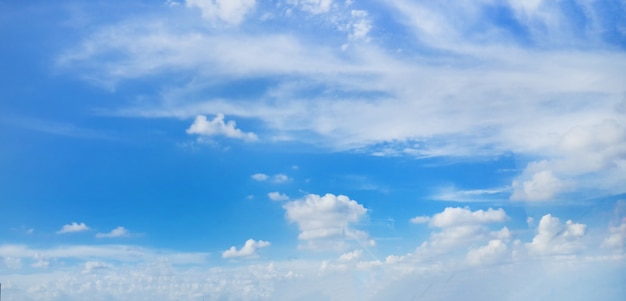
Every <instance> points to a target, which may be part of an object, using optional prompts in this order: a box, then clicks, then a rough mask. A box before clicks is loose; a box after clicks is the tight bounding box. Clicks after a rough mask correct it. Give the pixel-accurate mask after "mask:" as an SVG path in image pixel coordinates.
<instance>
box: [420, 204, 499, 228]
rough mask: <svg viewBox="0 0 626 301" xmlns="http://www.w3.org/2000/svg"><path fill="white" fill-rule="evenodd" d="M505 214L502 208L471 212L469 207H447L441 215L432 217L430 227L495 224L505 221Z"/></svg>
mask: <svg viewBox="0 0 626 301" xmlns="http://www.w3.org/2000/svg"><path fill="white" fill-rule="evenodd" d="M507 218H508V217H507V215H506V212H504V210H503V209H502V208H498V209H497V210H494V209H492V208H489V209H487V211H484V210H476V211H471V210H470V209H469V207H465V208H460V207H447V208H446V209H444V210H443V212H441V213H437V214H435V215H433V217H432V218H431V219H430V225H431V226H434V227H439V228H448V227H454V226H462V225H477V224H485V223H496V222H503V221H505V220H507Z"/></svg>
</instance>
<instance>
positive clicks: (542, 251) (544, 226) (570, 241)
mask: <svg viewBox="0 0 626 301" xmlns="http://www.w3.org/2000/svg"><path fill="white" fill-rule="evenodd" d="M586 229H587V225H585V224H579V223H574V222H573V221H571V220H568V221H567V222H565V224H563V223H561V221H560V220H559V218H557V217H553V216H552V215H551V214H546V215H544V216H543V217H542V218H541V220H540V221H539V226H538V227H537V235H535V237H534V238H533V241H532V242H531V243H529V244H527V245H526V246H527V248H528V249H529V250H530V252H531V253H533V254H536V255H555V254H558V255H564V254H571V253H574V252H576V251H579V250H580V249H581V248H582V247H583V244H582V241H581V239H582V238H583V237H584V236H585V230H586Z"/></svg>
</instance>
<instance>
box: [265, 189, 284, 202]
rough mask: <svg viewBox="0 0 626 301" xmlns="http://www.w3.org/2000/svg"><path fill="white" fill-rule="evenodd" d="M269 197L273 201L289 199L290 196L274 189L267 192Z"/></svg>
mask: <svg viewBox="0 0 626 301" xmlns="http://www.w3.org/2000/svg"><path fill="white" fill-rule="evenodd" d="M267 197H268V198H270V200H272V201H287V200H289V196H287V195H286V194H284V193H280V192H278V191H273V192H270V193H268V194H267Z"/></svg>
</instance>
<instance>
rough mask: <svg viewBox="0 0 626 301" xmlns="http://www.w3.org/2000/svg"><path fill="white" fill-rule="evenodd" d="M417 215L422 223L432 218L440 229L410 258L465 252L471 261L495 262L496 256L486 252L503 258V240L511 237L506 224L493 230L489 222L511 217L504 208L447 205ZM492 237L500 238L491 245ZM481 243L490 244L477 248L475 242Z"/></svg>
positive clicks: (499, 221) (502, 220) (454, 254)
mask: <svg viewBox="0 0 626 301" xmlns="http://www.w3.org/2000/svg"><path fill="white" fill-rule="evenodd" d="M416 219H417V220H416V221H419V222H422V223H426V222H429V225H430V226H431V227H436V228H439V229H440V230H439V231H435V232H432V233H431V234H430V237H429V238H428V240H426V241H424V242H423V243H422V244H421V245H420V246H419V247H418V248H417V249H416V251H415V253H413V254H410V256H409V257H410V258H413V259H416V260H418V261H419V262H423V261H425V260H426V261H432V260H443V259H444V258H448V257H449V258H456V257H458V256H465V257H466V258H467V260H468V261H469V262H470V263H471V264H480V263H495V262H496V261H497V260H491V259H489V258H487V256H488V255H489V254H491V253H494V254H495V253H498V254H499V255H498V258H499V259H502V258H504V257H500V255H502V254H500V253H504V251H503V248H502V247H501V246H500V242H501V243H503V244H506V243H507V242H509V241H510V240H511V238H512V234H511V231H510V230H509V229H508V228H507V227H503V228H501V229H500V230H490V229H489V228H488V227H487V226H486V225H487V224H491V223H501V222H504V221H506V220H508V219H509V217H508V216H507V214H506V212H505V211H504V210H503V209H502V208H499V209H496V210H494V209H492V208H489V209H488V210H486V211H485V210H476V211H472V210H470V209H469V208H468V207H465V208H460V207H448V208H445V209H444V210H443V211H442V212H440V213H436V214H434V215H433V216H431V217H425V216H420V217H417V218H416ZM490 241H499V242H493V243H491V245H490V244H489V242H490ZM481 243H487V246H485V247H481V248H478V249H476V248H475V246H476V245H477V244H481ZM490 252H491V253H490ZM507 252H508V251H507ZM508 253H510V252H508ZM494 256H495V255H494ZM502 256H504V255H502Z"/></svg>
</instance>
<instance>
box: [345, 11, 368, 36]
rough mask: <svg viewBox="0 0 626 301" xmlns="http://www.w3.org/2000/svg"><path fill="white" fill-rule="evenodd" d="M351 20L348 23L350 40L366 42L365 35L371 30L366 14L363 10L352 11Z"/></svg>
mask: <svg viewBox="0 0 626 301" xmlns="http://www.w3.org/2000/svg"><path fill="white" fill-rule="evenodd" d="M350 15H351V16H352V18H353V20H352V22H351V23H350V29H351V32H350V36H349V38H350V39H351V40H365V41H367V40H368V38H367V34H368V33H369V31H370V30H371V29H372V22H371V21H370V20H369V19H368V13H367V11H364V10H352V11H351V12H350Z"/></svg>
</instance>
